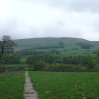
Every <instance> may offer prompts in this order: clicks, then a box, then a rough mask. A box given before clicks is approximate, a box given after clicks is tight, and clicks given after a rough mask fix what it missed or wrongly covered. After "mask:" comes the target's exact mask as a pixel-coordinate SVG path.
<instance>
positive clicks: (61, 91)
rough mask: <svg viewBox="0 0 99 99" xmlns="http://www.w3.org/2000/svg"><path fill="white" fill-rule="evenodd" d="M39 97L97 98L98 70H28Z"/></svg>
mask: <svg viewBox="0 0 99 99" xmlns="http://www.w3.org/2000/svg"><path fill="white" fill-rule="evenodd" d="M29 75H30V77H31V81H32V82H33V86H34V88H35V90H36V91H37V92H38V96H39V99H98V98H99V73H98V72H96V73H95V72H94V73H92V72H89V73H88V72H83V73H72V72H34V71H31V72H29Z"/></svg>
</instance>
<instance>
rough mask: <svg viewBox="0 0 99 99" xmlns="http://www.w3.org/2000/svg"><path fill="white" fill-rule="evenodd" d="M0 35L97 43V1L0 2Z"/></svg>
mask: <svg viewBox="0 0 99 99" xmlns="http://www.w3.org/2000/svg"><path fill="white" fill-rule="evenodd" d="M3 35H10V36H11V38H12V39H23V38H34V37H76V38H84V39H87V40H94V41H99V0H0V39H1V38H2V36H3Z"/></svg>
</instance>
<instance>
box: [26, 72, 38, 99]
mask: <svg viewBox="0 0 99 99" xmlns="http://www.w3.org/2000/svg"><path fill="white" fill-rule="evenodd" d="M24 96H25V99H37V92H36V91H35V90H34V89H33V87H32V83H31V81H30V77H29V75H28V71H26V72H25V85H24Z"/></svg>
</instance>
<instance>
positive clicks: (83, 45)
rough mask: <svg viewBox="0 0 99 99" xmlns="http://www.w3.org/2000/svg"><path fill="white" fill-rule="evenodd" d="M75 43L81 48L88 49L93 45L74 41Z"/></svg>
mask: <svg viewBox="0 0 99 99" xmlns="http://www.w3.org/2000/svg"><path fill="white" fill-rule="evenodd" d="M76 45H79V46H80V47H81V48H82V49H90V48H91V47H93V45H91V44H89V43H76Z"/></svg>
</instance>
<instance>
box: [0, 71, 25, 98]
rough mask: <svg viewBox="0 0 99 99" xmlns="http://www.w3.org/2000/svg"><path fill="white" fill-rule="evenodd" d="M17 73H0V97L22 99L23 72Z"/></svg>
mask: <svg viewBox="0 0 99 99" xmlns="http://www.w3.org/2000/svg"><path fill="white" fill-rule="evenodd" d="M17 73H18V72H16V73H15V72H14V73H9V74H8V77H5V73H2V74H1V73H0V99H24V96H23V90H24V72H23V73H21V74H17Z"/></svg>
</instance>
